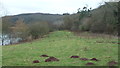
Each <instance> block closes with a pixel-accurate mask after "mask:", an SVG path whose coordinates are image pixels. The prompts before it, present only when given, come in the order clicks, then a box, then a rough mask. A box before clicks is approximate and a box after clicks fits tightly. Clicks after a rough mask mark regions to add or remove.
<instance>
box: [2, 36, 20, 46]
mask: <svg viewBox="0 0 120 68" xmlns="http://www.w3.org/2000/svg"><path fill="white" fill-rule="evenodd" d="M3 36H4V41H3V45H9V44H10V43H12V44H14V43H18V42H19V40H20V39H21V38H9V37H8V35H3ZM0 45H2V35H1V34H0Z"/></svg>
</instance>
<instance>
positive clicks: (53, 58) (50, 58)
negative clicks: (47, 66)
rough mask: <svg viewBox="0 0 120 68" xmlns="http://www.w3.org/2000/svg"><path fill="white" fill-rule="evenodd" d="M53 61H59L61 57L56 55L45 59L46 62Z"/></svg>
mask: <svg viewBox="0 0 120 68" xmlns="http://www.w3.org/2000/svg"><path fill="white" fill-rule="evenodd" d="M52 61H59V59H57V58H55V57H49V58H48V59H46V60H45V62H52Z"/></svg>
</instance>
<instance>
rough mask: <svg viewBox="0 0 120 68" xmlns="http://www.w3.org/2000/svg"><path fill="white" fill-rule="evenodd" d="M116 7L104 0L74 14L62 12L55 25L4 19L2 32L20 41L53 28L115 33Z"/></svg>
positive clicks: (35, 37) (43, 33)
mask: <svg viewBox="0 0 120 68" xmlns="http://www.w3.org/2000/svg"><path fill="white" fill-rule="evenodd" d="M117 9H118V4H117V3H114V2H113V3H111V2H110V3H107V2H106V3H105V4H104V5H101V6H99V7H98V8H97V9H93V10H92V8H88V7H83V8H82V9H80V8H79V9H78V11H77V13H75V14H69V13H64V14H63V16H64V17H63V19H62V20H63V23H62V24H57V25H53V24H50V23H48V22H45V21H38V22H34V23H30V24H26V23H25V21H24V19H22V18H20V19H18V20H16V23H12V22H9V21H7V20H4V22H3V23H2V34H3V35H6V34H7V35H8V37H9V38H10V39H11V38H21V40H20V42H24V41H31V40H33V39H38V38H42V37H44V35H46V34H48V33H49V32H51V31H55V30H70V31H89V32H95V33H107V34H114V35H117V31H118V30H117V25H118V24H119V23H118V20H117V19H118V16H117V13H118V10H117ZM7 18H9V17H7ZM4 39H5V37H4V36H2V41H4ZM11 44H12V42H11Z"/></svg>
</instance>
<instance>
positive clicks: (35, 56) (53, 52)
mask: <svg viewBox="0 0 120 68" xmlns="http://www.w3.org/2000/svg"><path fill="white" fill-rule="evenodd" d="M80 35H86V36H75V35H74V33H72V32H69V31H56V32H52V33H50V34H48V35H47V36H46V38H42V39H38V40H36V41H33V42H31V43H23V44H16V45H11V46H2V50H3V51H2V53H3V57H2V62H3V63H2V64H3V66H86V63H88V62H90V63H93V64H94V66H107V65H108V62H110V61H113V62H114V61H115V62H118V45H117V41H118V39H117V38H114V37H112V38H110V37H109V36H108V37H107V36H105V37H102V35H101V34H100V35H99V36H98V34H97V35H95V34H94V35H90V34H89V33H81V34H80ZM93 36H94V37H93ZM44 54H46V55H48V56H53V57H56V58H57V59H59V61H54V62H45V59H47V58H48V57H40V56H41V55H44ZM71 56H79V58H70V57H71ZM80 58H87V59H92V58H94V59H93V60H86V61H85V60H82V59H80ZM95 58H96V59H95ZM34 60H39V61H40V63H33V61H34ZM97 60H98V61H97Z"/></svg>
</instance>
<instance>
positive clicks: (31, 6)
mask: <svg viewBox="0 0 120 68" xmlns="http://www.w3.org/2000/svg"><path fill="white" fill-rule="evenodd" d="M102 1H103V0H0V2H1V4H2V5H0V6H3V7H2V10H4V11H3V12H4V14H6V15H16V14H21V13H37V12H40V13H52V14H63V13H67V12H68V13H76V12H77V9H78V8H83V7H84V6H86V4H87V5H88V7H92V8H96V7H98V6H99V5H100V3H102ZM104 1H106V0H104ZM0 8H1V7H0Z"/></svg>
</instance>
